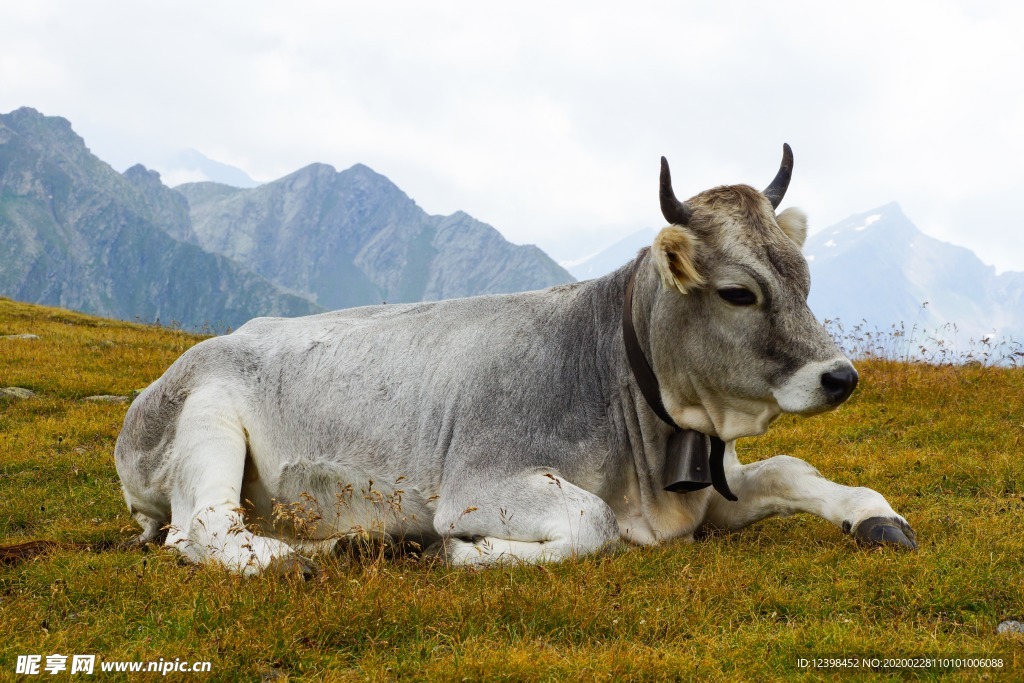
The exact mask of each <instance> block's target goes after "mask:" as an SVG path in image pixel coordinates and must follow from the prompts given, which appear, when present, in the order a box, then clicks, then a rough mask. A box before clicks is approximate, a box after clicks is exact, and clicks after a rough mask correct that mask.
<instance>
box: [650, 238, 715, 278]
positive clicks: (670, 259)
mask: <svg viewBox="0 0 1024 683" xmlns="http://www.w3.org/2000/svg"><path fill="white" fill-rule="evenodd" d="M651 253H652V254H653V255H654V263H655V265H656V266H657V268H658V274H659V275H661V279H662V281H664V283H665V284H666V285H667V286H669V287H675V288H676V289H678V290H679V291H680V292H681V293H683V294H686V293H687V292H689V291H690V290H691V289H695V288H697V287H700V286H701V285H703V284H704V278H703V277H702V276H701V274H700V273H699V272H698V271H697V238H696V237H695V236H694V234H693V233H692V232H690V231H689V230H687V229H686V228H684V227H683V226H681V225H670V226H668V227H667V228H664V229H663V230H662V231H661V232H659V233H658V236H657V237H655V238H654V245H653V246H652V247H651Z"/></svg>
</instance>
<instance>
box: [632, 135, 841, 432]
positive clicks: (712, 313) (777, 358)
mask: <svg viewBox="0 0 1024 683" xmlns="http://www.w3.org/2000/svg"><path fill="white" fill-rule="evenodd" d="M792 168H793V156H792V151H791V150H790V148H789V145H785V146H784V152H783V159H782V166H781V168H780V169H779V172H778V174H777V175H776V177H775V179H774V180H773V181H772V183H771V184H770V185H769V186H768V187H767V188H766V189H765V190H764V191H763V192H758V191H757V190H755V189H754V188H752V187H749V186H746V185H732V186H725V187H717V188H715V189H712V190H708V191H706V192H702V193H700V194H698V195H697V196H695V197H693V198H691V199H689V200H687V201H685V202H680V201H678V200H677V199H676V197H675V194H674V193H673V191H672V182H671V177H670V175H669V168H668V162H667V161H666V160H665V159H664V158H662V167H661V206H662V213H664V215H665V218H666V219H667V220H668V221H669V223H671V225H669V226H668V227H666V228H664V229H663V230H662V231H661V232H660V233H659V234H658V236H657V238H656V239H655V240H654V244H653V245H652V247H651V255H652V257H653V258H652V259H651V261H652V270H653V271H654V273H653V275H649V280H650V282H649V287H650V289H649V291H651V294H652V296H651V300H650V301H651V318H650V321H651V322H650V332H649V334H650V349H651V356H652V360H653V363H654V369H655V372H656V374H657V376H658V377H659V378H660V379H661V385H662V386H661V390H662V395H663V397H664V399H665V407H666V409H667V410H668V412H669V414H670V415H671V416H672V417H673V418H674V419H675V420H676V422H677V423H679V424H680V425H681V426H684V427H689V428H694V429H699V430H701V431H704V432H713V433H716V434H718V435H719V436H720V437H722V438H723V439H726V440H729V439H733V438H737V437H740V436H750V435H754V434H760V433H763V432H764V431H765V430H766V429H767V428H768V425H769V424H770V423H771V421H772V420H773V419H774V418H775V417H777V416H778V415H779V414H780V413H781V412H787V413H799V414H803V415H809V414H813V413H818V412H822V411H825V410H830V409H832V408H835V407H836V406H838V405H839V404H840V403H842V402H843V401H845V400H846V399H847V398H848V397H849V396H850V394H851V393H852V392H853V389H854V387H855V386H856V384H857V372H856V370H854V367H853V365H852V364H851V363H850V361H849V360H848V359H847V358H846V357H845V356H843V354H842V353H841V352H840V351H839V349H838V348H837V347H836V345H835V343H834V342H833V340H832V338H831V337H830V336H829V334H828V333H827V332H826V331H825V329H824V328H823V327H822V326H821V325H820V324H819V323H818V321H817V320H816V319H815V318H814V315H813V314H812V313H811V311H810V309H809V308H808V307H807V294H808V292H809V290H810V275H809V271H808V268H807V261H806V260H805V259H804V257H803V255H802V254H801V252H800V248H801V247H802V245H803V242H804V238H805V237H806V235H807V218H806V216H805V215H804V214H803V213H802V212H800V211H799V210H797V209H786V210H785V211H782V212H780V213H776V209H777V208H778V206H779V203H780V202H781V201H782V197H783V195H784V194H785V192H786V188H787V187H788V185H789V179H790V175H791V173H792Z"/></svg>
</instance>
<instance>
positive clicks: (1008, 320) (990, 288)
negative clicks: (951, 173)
mask: <svg viewBox="0 0 1024 683" xmlns="http://www.w3.org/2000/svg"><path fill="white" fill-rule="evenodd" d="M804 254H805V255H806V257H807V260H808V262H809V264H810V267H811V296H810V306H811V310H813V311H814V312H815V313H817V314H818V315H819V316H821V317H823V318H830V319H835V318H838V319H840V320H841V321H843V323H844V325H845V326H846V327H847V328H849V327H850V325H851V324H856V323H859V322H860V321H861V320H866V321H867V323H868V325H869V326H870V327H878V328H879V329H883V330H884V329H888V328H889V327H890V326H891V325H898V324H899V323H901V322H902V323H903V324H904V326H906V327H907V328H910V327H912V326H914V325H916V326H917V328H918V330H920V331H924V332H927V333H934V332H937V331H939V328H940V327H942V326H945V325H956V327H957V331H956V334H957V337H958V338H959V340H961V341H966V340H967V339H975V340H977V339H981V338H983V337H987V336H994V337H1007V336H1010V337H1013V338H1014V339H1021V338H1024V273H1019V272H1007V273H1003V274H1001V275H997V274H996V271H995V268H994V267H992V266H988V265H985V264H984V263H983V262H982V261H981V259H979V258H978V257H977V256H976V255H975V254H974V252H972V251H971V250H969V249H965V248H964V247H958V246H955V245H952V244H949V243H948V242H942V241H940V240H937V239H935V238H933V237H929V236H928V235H926V234H924V233H923V232H921V231H920V230H919V229H918V228H917V227H916V226H914V224H913V223H911V222H910V220H909V219H908V218H907V217H906V216H905V215H904V214H903V211H902V210H901V209H900V206H899V205H898V204H896V203H891V204H887V205H885V206H882V207H879V208H877V209H874V210H872V211H866V212H864V213H860V214H856V215H854V216H850V217H849V218H847V219H846V220H844V221H841V222H840V223H837V224H836V225H834V226H832V227H830V228H827V229H825V230H822V231H821V232H818V233H816V234H814V235H812V236H811V237H809V238H808V239H807V243H806V244H805V245H804ZM942 334H943V335H946V334H952V331H951V330H950V331H943V332H942ZM948 341H953V340H952V339H949V340H948Z"/></svg>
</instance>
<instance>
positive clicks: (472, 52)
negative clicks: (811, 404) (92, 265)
mask: <svg viewBox="0 0 1024 683" xmlns="http://www.w3.org/2000/svg"><path fill="white" fill-rule="evenodd" d="M1022 35H1024V3H1020V2H984V1H981V2H979V1H977V0H975V1H973V2H962V3H954V2H941V1H936V0H929V1H928V2H912V1H907V0H900V1H899V2H895V1H893V0H884V1H883V2H872V1H863V0H862V1H860V2H857V3H825V2H819V1H814V2H771V3H761V2H748V3H739V2H685V1H682V2H681V1H679V0H675V1H674V2H666V3H655V2H642V3H630V4H629V7H628V9H627V4H626V3H622V2H615V3H610V2H609V3H605V2H593V1H591V2H552V1H551V0H547V1H546V2H538V3H533V2H517V3H509V4H508V5H503V6H500V7H498V6H496V4H495V3H481V2H461V3H445V2H429V3H427V2H379V3H367V2H359V3H356V2H338V1H330V2H302V1H296V2H290V3H282V2H252V1H249V2H238V3H232V2H213V3H211V2H183V1H180V0H179V1H175V2H169V1H166V2H158V1H152V2H96V1H91V2H79V1H77V0H66V1H45V0H32V1H31V2H10V3H5V5H4V8H3V18H2V21H0V111H2V112H8V111H11V110H13V109H16V108H17V107H20V106H31V107H34V108H36V109H39V110H40V111H42V112H43V113H45V114H48V115H58V116H63V117H65V118H67V119H69V120H70V121H71V122H72V124H73V126H74V128H75V130H76V131H77V132H78V133H79V134H80V135H81V136H82V137H84V138H85V140H86V143H87V144H88V145H89V146H90V148H91V149H92V151H93V152H95V153H96V154H97V155H99V156H100V157H101V158H103V159H104V160H106V161H108V162H109V163H111V164H112V165H113V166H114V167H115V168H117V169H118V170H124V169H125V168H126V167H128V166H129V165H131V164H133V163H136V162H141V163H144V164H146V165H147V166H151V167H156V168H157V169H158V170H161V164H162V160H163V159H165V158H167V157H168V156H169V155H170V154H171V153H172V152H174V151H176V150H179V149H182V148H188V147H192V148H195V149H198V150H199V151H201V152H202V153H203V154H205V155H207V156H209V157H211V158H214V159H217V160H219V161H223V162H225V163H229V164H232V165H235V166H238V167H240V168H242V169H243V170H245V171H246V172H247V173H249V174H250V175H251V176H253V177H254V178H257V179H259V180H272V179H274V178H277V177H280V176H282V175H285V174H287V173H290V172H292V171H294V170H296V169H298V168H300V167H302V166H305V165H307V164H309V163H312V162H323V163H328V164H331V165H333V166H335V167H336V168H338V169H339V170H340V169H344V168H347V167H349V166H351V165H352V164H354V163H357V162H361V163H365V164H367V165H368V166H370V167H372V168H373V169H375V170H376V171H378V172H380V173H383V174H384V175H386V176H388V177H389V178H390V179H391V180H393V181H394V182H395V183H396V184H397V185H398V186H399V187H401V188H402V189H403V190H404V191H405V192H406V193H407V194H408V195H409V196H411V197H412V198H413V199H415V200H416V202H417V203H418V204H419V205H420V206H422V207H423V208H424V209H426V210H427V211H428V212H430V213H439V214H448V213H452V212H454V211H456V210H460V209H461V210H464V211H467V212H468V213H470V214H472V215H473V216H475V217H477V218H479V219H481V220H483V221H485V222H487V223H490V224H492V225H494V226H495V227H496V228H498V229H499V230H500V231H501V232H502V233H503V234H504V235H505V236H506V237H507V238H509V239H510V240H512V241H514V242H518V243H535V244H538V245H540V246H541V247H542V248H544V249H546V250H548V251H549V252H550V253H551V254H552V255H553V256H555V257H556V258H561V259H565V258H572V257H575V256H579V255H581V254H583V253H586V252H589V251H594V250H596V249H597V248H599V247H601V246H604V245H606V244H609V243H611V242H614V241H616V240H617V239H619V238H621V237H623V236H625V235H626V234H628V233H630V232H633V231H635V230H637V229H639V228H641V227H649V226H652V225H660V224H662V223H663V222H664V221H663V219H662V218H661V216H660V212H659V210H658V200H657V174H658V163H659V157H660V156H661V155H665V156H667V157H668V159H669V161H670V162H671V164H672V170H673V178H674V181H675V186H676V193H677V195H680V196H681V197H684V196H690V195H692V194H695V193H696V192H699V191H701V190H704V189H707V188H708V187H711V186H714V185H720V184H728V183H741V182H742V183H749V184H752V185H755V186H757V187H763V186H765V185H767V184H768V182H769V181H770V180H771V178H772V177H773V176H774V174H775V172H776V170H777V167H778V162H779V158H780V156H781V147H782V143H783V142H789V143H790V144H791V145H792V146H793V149H794V153H795V157H796V163H795V173H794V177H793V183H792V185H791V186H790V191H789V194H788V195H787V197H786V200H785V205H787V206H788V205H796V206H801V207H803V208H804V209H805V210H806V211H807V212H808V213H809V214H810V218H811V224H812V231H813V230H814V228H819V229H820V228H824V227H826V226H827V225H829V224H831V223H835V222H837V221H839V220H841V219H843V218H845V217H846V216H848V215H849V214H852V213H856V212H861V211H866V210H868V209H872V208H874V207H876V206H878V205H881V204H884V203H887V202H889V201H893V200H895V201H898V202H900V203H901V204H902V206H903V209H904V211H905V213H906V214H907V215H908V216H909V217H910V219H911V220H912V221H914V222H915V223H916V224H917V225H918V227H920V228H921V229H922V230H924V231H925V232H927V233H929V234H931V235H933V236H935V237H938V238H940V239H944V240H947V241H951V242H954V243H957V244H962V245H964V246H968V247H970V248H971V249H974V250H975V251H976V252H977V253H978V254H979V255H980V256H981V257H982V259H983V260H984V261H985V262H987V263H990V264H994V265H996V266H997V267H998V268H999V269H1000V270H1024V226H1022V225H1021V223H1022V221H1021V218H1020V216H1021V211H1020V209H1018V208H1017V207H1016V204H1017V203H1018V202H1020V201H1021V200H1022V194H1024V193H1022V192H1021V190H1022V189H1024V85H1022V84H1024V47H1022V45H1024V39H1022ZM163 170H164V171H165V173H166V172H167V171H168V170H169V169H166V168H164V169H163ZM169 179H170V178H169Z"/></svg>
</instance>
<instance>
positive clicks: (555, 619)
mask: <svg viewBox="0 0 1024 683" xmlns="http://www.w3.org/2000/svg"><path fill="white" fill-rule="evenodd" d="M14 334H35V335H38V337H39V338H38V339H0V388H2V387H11V386H15V387H24V388H27V389H30V390H32V391H33V392H35V393H36V396H35V397H33V398H27V399H19V398H3V397H0V544H4V545H8V544H13V543H18V542H21V541H28V540H36V539H48V540H57V541H64V542H83V543H91V544H95V545H96V548H95V549H94V550H93V551H90V550H85V549H77V550H76V549H71V548H64V549H57V550H54V551H52V552H49V553H45V554H41V555H39V556H36V557H34V558H32V559H30V560H27V561H24V562H16V563H9V564H5V565H3V566H0V623H2V624H3V625H4V626H3V629H4V633H5V634H6V637H5V638H4V639H3V641H2V642H0V679H8V678H12V677H13V675H14V671H15V661H16V658H17V655H19V654H40V655H43V656H44V660H43V661H44V664H45V656H46V655H49V654H53V653H59V654H64V655H69V656H70V655H72V654H96V655H99V657H100V659H105V660H140V661H141V660H145V661H149V660H158V659H160V658H163V659H164V660H174V659H175V658H181V659H182V660H192V661H195V660H208V661H210V662H211V666H212V672H211V673H210V674H202V677H203V679H204V680H232V679H236V678H240V679H243V680H258V679H261V678H262V680H270V681H278V680H285V679H286V678H287V679H290V680H321V679H324V678H326V679H330V680H364V679H369V680H392V679H398V678H402V679H408V680H420V679H436V680H462V679H468V680H524V679H527V680H533V679H540V680H629V679H634V680H651V679H669V680H671V679H674V678H683V679H687V678H693V677H700V678H701V679H736V678H739V679H749V680H765V679H768V678H772V677H779V676H787V677H800V676H806V677H810V678H818V677H821V676H822V674H821V673H820V672H818V673H815V672H809V671H807V670H801V669H798V668H797V666H796V659H797V657H798V656H806V657H810V656H816V657H825V656H853V655H856V656H877V657H880V658H884V657H909V656H941V657H965V656H983V657H988V658H1001V659H1002V661H1003V668H1002V669H959V670H958V669H952V670H949V671H951V672H952V673H953V674H954V676H955V677H964V678H970V679H975V678H977V677H979V676H981V675H985V674H988V675H990V676H991V677H992V678H993V679H997V680H1002V679H1006V680H1012V679H1017V680H1019V679H1020V678H1021V677H1022V676H1024V636H1020V635H999V634H997V633H996V627H997V625H998V624H999V623H1000V622H1001V621H1003V620H1006V619H1016V620H1024V564H1022V561H1024V457H1022V447H1021V442H1022V440H1024V370H1021V369H998V368H992V367H984V366H980V365H971V366H967V367H949V366H947V367H934V366H924V365H910V364H900V363H893V362H885V361H874V362H865V363H861V364H860V365H859V368H860V370H861V373H862V380H861V386H860V388H859V389H858V390H857V392H856V394H855V395H854V397H853V398H852V399H851V400H850V401H849V402H848V404H846V405H845V406H843V407H842V408H841V409H840V410H838V411H836V412H834V413H830V414H828V415H823V416H819V417H815V418H812V419H798V418H789V417H786V418H783V419H781V420H780V421H779V423H778V424H777V425H776V426H775V427H774V428H773V429H772V431H771V432H770V433H769V434H768V435H767V436H765V437H762V438H758V439H751V440H749V441H747V442H744V443H741V445H740V453H741V458H742V459H744V460H746V461H751V460H756V459H760V458H765V457H768V456H770V455H774V454H776V453H790V454H792V455H795V456H798V457H801V458H804V459H806V460H808V461H810V462H811V463H812V464H814V465H815V466H816V467H818V469H819V470H821V471H822V473H824V474H825V475H826V476H829V477H830V478H832V479H834V480H836V481H839V482H841V483H844V484H855V485H865V486H870V487H872V488H875V489H877V490H879V491H881V492H882V493H884V494H885V495H886V496H887V497H888V499H889V501H890V502H891V503H892V504H893V507H894V508H895V509H896V510H897V511H899V512H901V513H902V514H903V515H905V516H906V517H907V518H908V519H909V520H910V522H911V524H912V525H913V526H914V528H915V529H916V531H917V537H918V541H919V543H920V550H919V551H918V552H916V553H907V552H897V551H892V550H865V549H861V548H859V547H857V546H856V545H855V544H854V542H853V541H852V540H851V539H850V538H849V537H848V536H844V535H843V534H842V533H841V532H840V531H839V530H838V529H836V528H833V527H832V526H830V525H829V524H827V523H826V522H823V521H821V520H818V519H814V518H810V517H805V516H803V517H794V518H789V519H775V520H768V521H766V522H763V523H761V524H758V525H756V526H754V527H751V528H749V529H747V530H744V531H742V532H738V533H733V534H721V535H714V536H711V537H709V538H706V539H704V540H702V541H700V542H697V543H694V544H689V545H687V544H682V543H679V544H671V545H666V546H663V547H659V548H631V549H628V550H627V551H625V552H621V553H616V554H611V555H606V556H603V557H595V558H586V559H583V560H580V561H576V562H568V563H564V564H561V565H549V566H544V567H533V566H522V567H505V568H499V569H491V570H487V571H469V570H462V569H452V568H447V567H442V566H436V565H427V564H421V563H417V562H415V561H413V560H410V559H397V560H386V559H383V558H382V557H379V556H375V555H373V554H372V553H371V554H370V555H368V556H363V557H361V558H359V557H348V558H339V559H330V560H323V561H321V569H322V571H321V573H320V575H319V576H318V577H317V578H315V579H313V580H311V581H307V582H303V581H301V580H298V579H294V578H288V579H278V578H269V577H267V578H258V579H248V580H246V579H240V578H238V577H235V576H230V575H228V574H226V573H225V572H223V571H220V570H218V569H215V568H205V567H204V568H198V567H194V566H191V565H187V564H184V563H182V562H181V561H180V560H179V559H178V558H177V557H176V556H175V555H174V554H173V553H171V552H169V551H166V550H155V551H150V552H143V551H141V550H127V549H122V548H118V547H117V544H118V543H120V542H122V541H125V540H127V539H129V538H130V537H131V536H133V535H134V534H135V533H137V531H136V529H135V527H134V524H133V522H132V520H131V519H130V517H129V516H128V514H127V510H126V509H125V507H124V503H123V501H122V499H121V495H120V491H119V488H118V480H117V475H116V473H115V471H114V463H113V455H112V453H113V448H114V441H115V439H116V437H117V434H118V430H119V429H120V425H121V421H122V419H123V417H124V413H125V410H126V408H127V406H126V405H125V404H116V403H96V402H91V401H85V400H83V399H84V398H85V397H88V396H91V395H96V394H113V395H125V396H127V395H129V394H130V393H131V392H132V390H135V389H138V388H141V387H143V386H145V385H146V384H148V383H149V382H151V381H152V380H154V379H156V378H157V377H158V376H160V374H161V373H162V372H163V371H164V370H165V369H166V367H167V366H168V365H169V364H170V363H171V362H172V361H173V360H174V359H175V358H176V357H177V356H178V355H179V354H181V352H182V351H184V350H185V349H186V348H188V347H189V346H190V345H192V344H194V343H195V342H196V341H198V340H199V338H198V337H194V336H190V335H186V334H183V333H180V332H174V331H169V330H163V329H156V328H151V327H145V326H139V325H131V324H127V323H121V322H114V321H107V320H100V319H96V318H90V317H87V316H84V315H79V314H75V313H70V312H67V311H63V310H57V309H48V308H41V307H36V306H30V305H25V304H18V303H14V302H11V301H9V300H5V299H0V336H2V335H14ZM103 544H106V547H104V545H103ZM101 548H102V549H101ZM69 662H70V657H69ZM899 673H900V674H901V675H903V676H907V675H912V673H913V672H909V671H908V670H906V669H903V670H900V671H899ZM918 673H919V675H921V676H924V677H934V676H936V675H938V674H939V673H940V671H939V670H938V669H931V670H928V671H921V672H918ZM63 675H65V676H66V675H68V674H67V672H65V673H64V674H63ZM43 676H44V677H46V678H47V679H48V678H49V674H46V673H45V672H44V673H43ZM121 676H122V677H124V676H125V674H121ZM861 676H863V677H871V678H873V677H874V676H873V675H870V674H866V673H864V672H861Z"/></svg>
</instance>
